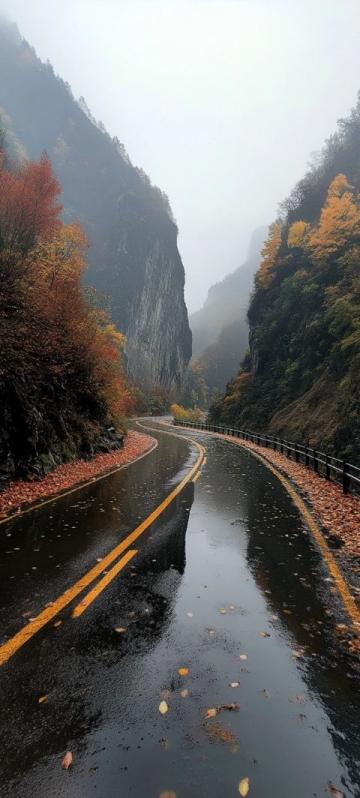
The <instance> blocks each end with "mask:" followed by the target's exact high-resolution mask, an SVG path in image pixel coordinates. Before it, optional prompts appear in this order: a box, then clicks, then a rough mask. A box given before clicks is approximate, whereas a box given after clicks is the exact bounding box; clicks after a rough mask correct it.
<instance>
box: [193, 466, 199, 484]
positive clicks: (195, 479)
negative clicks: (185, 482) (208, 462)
mask: <svg viewBox="0 0 360 798" xmlns="http://www.w3.org/2000/svg"><path fill="white" fill-rule="evenodd" d="M200 476H201V471H200V469H199V471H198V472H197V474H195V476H194V479H193V482H197V480H198V479H199V477H200Z"/></svg>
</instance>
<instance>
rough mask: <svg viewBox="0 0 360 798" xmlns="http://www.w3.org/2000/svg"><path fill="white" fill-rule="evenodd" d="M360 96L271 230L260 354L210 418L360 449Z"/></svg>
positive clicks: (248, 361)
mask: <svg viewBox="0 0 360 798" xmlns="http://www.w3.org/2000/svg"><path fill="white" fill-rule="evenodd" d="M359 191H360V97H359V101H358V103H357V106H356V107H355V108H354V110H353V111H352V113H351V114H350V116H349V117H348V118H347V119H344V120H341V121H340V123H339V128H338V131H337V132H336V133H335V134H334V135H333V136H332V137H331V138H330V139H329V141H328V142H327V143H326V145H325V147H324V149H323V151H322V153H321V156H319V158H318V159H317V163H316V164H315V165H314V166H313V167H312V168H311V169H310V170H309V172H308V173H307V174H306V176H305V177H304V179H303V180H302V181H300V183H299V184H298V185H297V186H296V188H295V189H294V191H293V192H292V194H291V196H290V197H289V199H288V200H286V202H284V204H283V206H282V213H281V216H280V218H279V219H278V220H277V221H276V222H275V223H274V224H273V225H272V226H271V228H270V231H269V237H268V240H267V243H266V245H265V247H264V250H263V258H262V263H261V266H260V269H259V271H258V273H257V275H256V288H255V292H254V294H253V296H252V299H251V303H250V308H249V314H248V315H249V323H250V354H249V355H247V356H246V357H245V359H244V361H243V364H242V367H241V369H240V371H239V373H238V374H237V376H236V377H235V378H234V379H233V380H232V381H231V382H230V384H229V385H228V388H227V391H226V394H225V396H224V397H223V399H221V400H220V401H218V402H216V403H215V404H214V405H213V407H212V408H211V411H210V418H211V419H212V420H213V421H216V422H224V423H232V424H236V425H238V426H242V427H248V428H253V429H261V430H264V429H268V430H271V431H272V432H274V433H276V434H278V435H280V436H282V437H288V438H291V439H294V440H298V441H300V440H301V441H307V440H310V442H311V443H312V444H313V445H315V446H318V447H320V446H321V447H326V448H327V449H328V450H330V451H335V452H337V453H339V454H342V455H344V456H347V457H349V458H352V459H354V460H355V459H357V460H358V459H359V448H360V196H359Z"/></svg>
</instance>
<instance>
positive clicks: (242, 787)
mask: <svg viewBox="0 0 360 798" xmlns="http://www.w3.org/2000/svg"><path fill="white" fill-rule="evenodd" d="M249 789H250V780H249V779H248V778H246V779H241V782H240V784H239V793H240V795H242V796H243V798H245V796H246V795H247V794H248V792H249Z"/></svg>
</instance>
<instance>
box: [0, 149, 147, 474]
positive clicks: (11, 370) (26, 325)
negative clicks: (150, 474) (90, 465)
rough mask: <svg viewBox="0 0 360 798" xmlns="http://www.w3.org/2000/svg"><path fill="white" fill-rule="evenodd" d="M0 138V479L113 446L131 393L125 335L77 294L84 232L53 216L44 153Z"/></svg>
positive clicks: (55, 203) (56, 190)
mask: <svg viewBox="0 0 360 798" xmlns="http://www.w3.org/2000/svg"><path fill="white" fill-rule="evenodd" d="M3 139H4V137H3V135H1V140H0V340H1V349H0V479H7V478H9V477H11V476H16V475H20V476H28V475H29V474H33V475H41V474H43V473H44V472H46V471H48V470H50V469H51V468H53V467H54V466H55V465H56V464H58V463H61V462H64V461H66V460H70V459H73V458H74V457H77V456H88V455H91V454H93V453H94V452H96V451H106V450H110V449H111V448H117V447H119V445H120V444H121V440H122V437H123V436H122V434H121V429H122V419H123V416H124V415H125V414H126V413H128V412H129V410H131V409H132V407H133V405H134V397H133V395H132V393H131V390H130V389H129V386H128V385H127V384H126V381H125V379H124V376H123V374H122V368H121V354H122V347H123V343H124V337H123V336H122V335H121V333H119V332H118V331H117V330H116V328H115V327H114V325H112V324H110V323H109V320H108V318H107V317H106V314H105V313H104V312H103V311H99V310H97V309H96V306H95V305H94V303H93V301H92V295H91V294H90V293H89V294H88V297H87V298H86V295H85V296H84V291H83V288H82V285H81V277H82V274H83V272H84V270H85V268H86V250H87V241H86V236H85V234H84V232H83V230H82V228H81V227H80V225H79V224H78V223H75V222H72V223H69V224H65V223H64V222H63V221H62V220H61V211H62V205H61V204H60V202H59V196H60V193H61V187H60V185H59V183H58V181H57V179H56V178H55V176H54V174H53V172H52V168H51V164H50V161H49V160H48V158H47V157H46V156H42V158H41V159H40V161H39V162H36V163H35V162H31V161H23V162H22V163H21V164H19V163H15V164H14V163H11V162H10V161H9V159H8V157H7V155H6V152H5V149H4V140H3Z"/></svg>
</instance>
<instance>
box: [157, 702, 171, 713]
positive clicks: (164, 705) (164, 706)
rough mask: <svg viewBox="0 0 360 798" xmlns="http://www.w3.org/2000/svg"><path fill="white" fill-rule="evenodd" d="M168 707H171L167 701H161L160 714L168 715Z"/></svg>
mask: <svg viewBox="0 0 360 798" xmlns="http://www.w3.org/2000/svg"><path fill="white" fill-rule="evenodd" d="M168 709H169V707H168V705H167V703H166V701H160V704H159V712H160V715H166V713H167V711H168Z"/></svg>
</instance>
